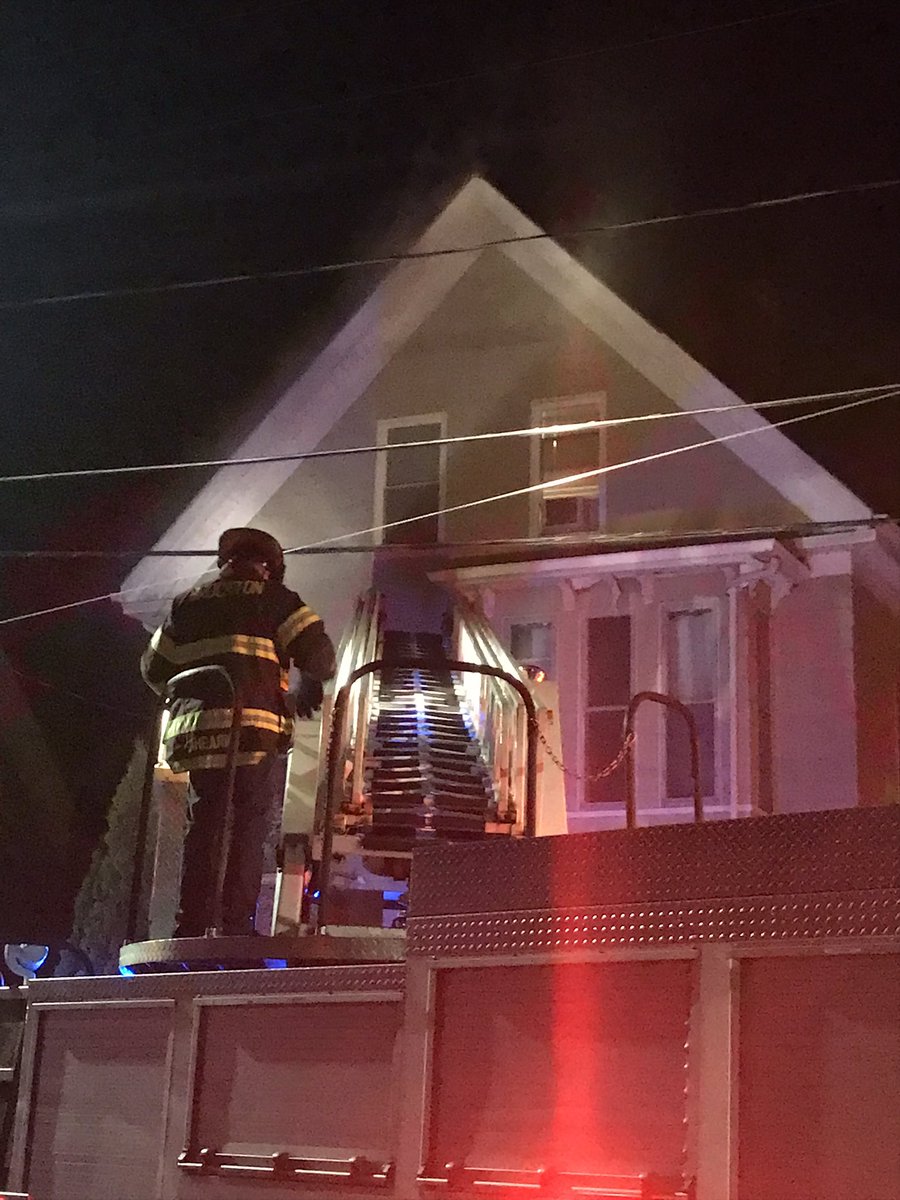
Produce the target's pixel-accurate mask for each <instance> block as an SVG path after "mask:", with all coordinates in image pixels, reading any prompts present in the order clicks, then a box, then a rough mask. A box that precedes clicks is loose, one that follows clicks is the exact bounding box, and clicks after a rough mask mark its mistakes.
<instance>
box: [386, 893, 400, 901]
mask: <svg viewBox="0 0 900 1200" xmlns="http://www.w3.org/2000/svg"><path fill="white" fill-rule="evenodd" d="M402 895H403V893H402V892H385V893H384V898H385V900H399V899H400V897H401V896H402Z"/></svg>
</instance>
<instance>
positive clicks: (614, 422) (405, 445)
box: [0, 383, 900, 483]
mask: <svg viewBox="0 0 900 1200" xmlns="http://www.w3.org/2000/svg"><path fill="white" fill-rule="evenodd" d="M893 389H900V383H877V384H872V385H871V386H869V387H858V388H845V389H843V390H842V391H833V392H812V393H809V394H808V395H805V396H783V397H781V398H780V399H778V400H761V401H759V403H757V404H746V403H743V402H741V403H738V404H718V405H715V406H713V407H711V408H693V409H676V410H675V411H674V412H661V413H641V414H638V415H636V416H630V417H603V418H598V419H597V420H593V421H570V422H564V423H561V424H560V423H558V424H554V425H532V426H529V427H528V428H527V429H501V430H497V431H495V432H493V433H466V434H458V435H456V436H454V437H443V438H427V439H425V440H424V441H420V442H390V443H378V444H376V445H369V446H343V447H339V448H336V449H333V450H304V451H301V452H298V453H295V454H261V455H255V456H253V457H250V458H212V459H205V460H198V459H194V460H189V461H185V462H174V463H151V464H149V465H146V466H129V467H88V468H81V469H77V470H72V471H35V472H31V473H30V474H26V475H0V483H37V482H43V481H46V480H57V479H92V478H96V477H99V476H106V475H141V474H150V473H151V472H157V471H184V470H191V469H195V468H197V469H199V468H210V467H248V466H257V465H260V464H265V463H279V462H305V461H306V460H307V459H313V458H342V457H347V456H350V455H354V454H384V453H388V452H390V451H394V450H409V449H412V448H421V447H422V446H455V445H458V444H460V443H465V442H485V441H492V440H496V439H501V438H524V437H552V436H554V435H556V434H559V435H562V434H567V433H583V432H586V431H588V430H591V429H610V428H613V427H616V426H620V425H634V424H637V423H638V422H641V421H668V420H671V419H672V418H673V417H703V416H709V415H711V414H713V413H727V412H749V411H756V410H759V409H764V408H780V407H783V406H784V405H791V404H811V403H813V402H814V401H817V400H836V399H840V398H842V397H845V396H861V395H863V394H864V393H869V392H871V393H882V392H891V391H892V390H893Z"/></svg>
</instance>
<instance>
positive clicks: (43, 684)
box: [7, 663, 145, 721]
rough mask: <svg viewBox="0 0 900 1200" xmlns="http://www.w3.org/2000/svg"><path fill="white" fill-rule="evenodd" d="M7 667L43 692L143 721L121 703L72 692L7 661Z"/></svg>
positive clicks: (138, 715)
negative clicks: (108, 702) (66, 697)
mask: <svg viewBox="0 0 900 1200" xmlns="http://www.w3.org/2000/svg"><path fill="white" fill-rule="evenodd" d="M7 669H8V670H10V671H12V673H13V675H17V676H18V677H19V679H24V680H25V681H26V682H28V683H32V684H34V685H35V686H36V687H39V688H43V690H44V691H45V692H57V693H58V694H59V695H60V696H69V697H70V698H71V699H73V700H80V701H81V702H82V704H87V705H89V706H90V707H91V708H102V709H105V710H106V711H107V712H114V713H116V714H118V715H119V716H122V717H130V718H131V719H132V720H134V721H143V720H144V719H145V718H144V717H142V716H141V715H140V714H139V713H135V712H131V711H130V710H129V709H127V708H122V707H121V705H118V704H107V703H106V701H104V700H98V699H96V698H91V697H89V696H84V695H82V693H81V692H73V691H72V690H71V688H65V687H61V686H60V685H59V684H58V683H50V682H49V681H48V680H46V679H40V678H38V676H37V675H28V674H27V673H26V672H25V671H18V670H16V668H15V667H13V666H11V665H10V664H9V663H7Z"/></svg>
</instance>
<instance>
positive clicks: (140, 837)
mask: <svg viewBox="0 0 900 1200" xmlns="http://www.w3.org/2000/svg"><path fill="white" fill-rule="evenodd" d="M204 675H205V676H210V675H215V676H216V677H217V678H219V679H220V680H222V681H224V683H225V685H226V687H227V689H228V694H229V697H230V701H231V705H230V707H231V726H230V729H229V738H228V749H227V751H226V755H225V814H224V815H225V820H224V821H223V822H222V824H221V825H220V826H219V829H218V831H217V834H216V846H215V852H216V856H217V858H218V870H217V873H216V891H215V896H214V901H213V908H212V922H211V925H210V929H209V932H211V933H216V932H218V930H219V929H220V928H221V925H222V892H223V890H224V886H225V871H226V868H227V865H228V851H229V849H230V843H231V826H232V816H233V814H232V798H233V796H234V780H235V774H236V772H237V754H238V743H239V740H240V732H241V716H242V709H241V703H240V700H239V699H238V696H237V693H236V691H235V686H234V680H233V679H232V678H231V676H230V675H229V674H228V671H227V670H226V669H225V668H224V667H222V666H219V665H217V664H216V665H210V666H205V667H190V668H188V669H187V670H186V671H179V672H178V674H177V675H173V676H172V678H171V679H169V680H168V682H167V683H166V686H165V690H164V691H163V693H162V695H161V696H160V698H159V701H158V703H157V705H156V710H155V712H154V714H153V723H152V725H151V729H150V740H149V741H148V744H147V763H146V767H145V769H144V782H143V788H142V790H141V805H140V808H139V810H138V827H137V833H136V835H135V845H134V870H133V872H132V876H131V895H130V897H129V901H128V917H127V920H126V923H125V942H126V944H127V943H129V942H133V941H134V937H135V933H136V931H137V917H138V908H139V906H140V901H141V886H142V884H143V881H144V860H145V857H146V854H147V830H148V828H149V825H150V808H151V806H152V803H153V779H154V769H155V767H156V747H158V746H159V742H160V736H161V732H162V730H161V726H162V717H163V712H164V711H165V709H166V708H167V707H168V705H169V703H170V701H171V700H172V699H173V696H172V693H173V691H174V690H175V689H176V688H177V687H178V686H179V685H180V684H182V683H185V682H186V681H187V680H189V679H196V678H199V677H200V676H204Z"/></svg>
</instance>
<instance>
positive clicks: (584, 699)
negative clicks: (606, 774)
mask: <svg viewBox="0 0 900 1200" xmlns="http://www.w3.org/2000/svg"><path fill="white" fill-rule="evenodd" d="M617 618H618V619H624V620H627V621H628V651H629V655H628V688H629V694H628V699H629V701H630V700H631V697H632V696H633V695H634V694H635V692H636V691H637V690H638V688H637V679H636V663H635V657H636V656H635V645H636V643H635V632H636V621H635V615H634V613H633V612H631V611H630V609H626V610H624V611H617V612H608V613H600V612H586V613H585V614H584V616H583V617H582V620H581V622H580V624H581V630H580V638H579V643H580V649H581V654H580V661H581V671H580V676H581V677H580V680H579V685H578V693H579V700H580V704H579V707H580V714H581V720H580V721H579V726H578V762H579V764H580V768H581V769H580V770H579V772H578V809H579V811H580V812H585V813H598V814H605V813H618V812H624V806H623V805H619V804H615V803H606V802H603V801H596V800H591V799H589V797H588V794H587V791H588V781H587V779H586V778H585V776H586V774H587V769H588V726H589V723H590V722H589V717H590V714H591V713H592V712H613V711H614V710H615V709H618V708H622V709H623V716H624V712H626V711H627V709H628V705H627V703H626V704H625V705H618V704H590V703H589V699H590V697H589V695H588V689H589V686H590V670H589V659H590V652H591V629H590V623H591V621H594V620H614V619H617ZM637 766H638V764H637V763H635V779H637ZM627 769H628V763H627V762H624V763H623V764H622V765H621V767H619V770H620V771H624V770H627Z"/></svg>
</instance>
